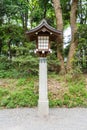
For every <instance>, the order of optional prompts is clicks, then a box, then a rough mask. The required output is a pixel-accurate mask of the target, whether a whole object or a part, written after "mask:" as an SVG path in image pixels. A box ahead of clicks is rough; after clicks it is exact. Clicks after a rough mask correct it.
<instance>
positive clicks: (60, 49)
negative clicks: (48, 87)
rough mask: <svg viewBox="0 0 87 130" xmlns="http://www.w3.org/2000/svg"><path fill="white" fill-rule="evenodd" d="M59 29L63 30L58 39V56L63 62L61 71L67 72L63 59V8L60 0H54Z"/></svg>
mask: <svg viewBox="0 0 87 130" xmlns="http://www.w3.org/2000/svg"><path fill="white" fill-rule="evenodd" d="M53 5H54V10H55V15H56V23H57V29H58V30H60V31H62V35H60V36H59V37H58V40H57V57H58V59H59V61H60V63H61V70H60V72H61V73H65V66H64V59H63V53H62V52H63V18H62V9H61V5H60V0H53Z"/></svg>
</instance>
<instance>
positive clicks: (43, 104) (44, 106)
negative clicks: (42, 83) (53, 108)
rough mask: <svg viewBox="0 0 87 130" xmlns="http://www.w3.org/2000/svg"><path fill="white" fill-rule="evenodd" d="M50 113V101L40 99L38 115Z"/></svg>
mask: <svg viewBox="0 0 87 130" xmlns="http://www.w3.org/2000/svg"><path fill="white" fill-rule="evenodd" d="M48 114H49V101H48V100H46V101H40V100H38V115H39V116H48Z"/></svg>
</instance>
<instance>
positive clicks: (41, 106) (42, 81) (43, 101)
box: [38, 57, 49, 116]
mask: <svg viewBox="0 0 87 130" xmlns="http://www.w3.org/2000/svg"><path fill="white" fill-rule="evenodd" d="M38 114H39V116H47V115H48V114H49V101H48V90H47V58H45V57H40V60H39V100H38Z"/></svg>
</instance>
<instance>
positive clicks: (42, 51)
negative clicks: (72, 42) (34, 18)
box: [26, 19, 61, 57]
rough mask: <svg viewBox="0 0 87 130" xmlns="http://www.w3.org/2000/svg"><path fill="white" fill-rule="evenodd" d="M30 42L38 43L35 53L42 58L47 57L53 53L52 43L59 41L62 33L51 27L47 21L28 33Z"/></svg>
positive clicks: (43, 21)
mask: <svg viewBox="0 0 87 130" xmlns="http://www.w3.org/2000/svg"><path fill="white" fill-rule="evenodd" d="M26 34H27V37H28V38H29V40H30V41H36V50H35V52H36V53H37V54H38V55H39V56H40V57H46V56H47V54H48V53H50V52H51V49H50V48H51V44H50V42H51V41H57V38H58V36H59V35H61V31H59V30H56V29H54V28H53V27H51V26H50V25H49V24H48V23H47V22H46V20H45V19H43V20H42V22H41V23H40V24H39V25H38V26H37V27H35V28H34V29H32V30H30V31H27V32H26Z"/></svg>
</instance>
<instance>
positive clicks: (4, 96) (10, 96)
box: [0, 79, 38, 108]
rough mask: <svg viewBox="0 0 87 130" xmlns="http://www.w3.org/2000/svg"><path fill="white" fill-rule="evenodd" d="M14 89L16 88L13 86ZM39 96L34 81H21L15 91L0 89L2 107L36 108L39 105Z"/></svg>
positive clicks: (0, 104)
mask: <svg viewBox="0 0 87 130" xmlns="http://www.w3.org/2000/svg"><path fill="white" fill-rule="evenodd" d="M13 87H14V86H13ZM37 99H38V94H37V93H36V91H35V88H34V82H33V81H27V80H26V79H19V80H18V83H17V86H16V88H15V91H10V90H8V89H4V88H1V89H0V106H1V107H6V108H15V107H34V106H36V105H37Z"/></svg>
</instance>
